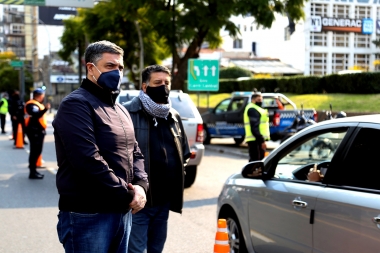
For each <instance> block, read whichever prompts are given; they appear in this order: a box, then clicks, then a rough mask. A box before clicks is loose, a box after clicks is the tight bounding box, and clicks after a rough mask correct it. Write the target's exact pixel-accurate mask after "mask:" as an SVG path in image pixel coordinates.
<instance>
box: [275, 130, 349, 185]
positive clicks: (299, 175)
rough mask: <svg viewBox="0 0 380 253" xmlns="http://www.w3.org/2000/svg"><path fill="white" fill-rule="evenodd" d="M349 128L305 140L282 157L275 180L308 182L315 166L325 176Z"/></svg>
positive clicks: (314, 135)
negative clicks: (308, 177)
mask: <svg viewBox="0 0 380 253" xmlns="http://www.w3.org/2000/svg"><path fill="white" fill-rule="evenodd" d="M346 133H347V128H338V129H334V130H325V131H323V132H318V133H314V134H312V135H310V136H308V137H306V139H305V138H303V140H300V141H299V142H298V143H295V146H292V148H291V149H290V150H287V151H285V153H283V154H282V155H280V159H279V161H278V163H277V166H276V170H275V175H274V177H275V178H280V179H290V180H307V174H308V172H309V171H310V169H311V168H313V167H314V165H315V164H317V165H318V169H319V170H320V172H321V174H323V175H325V173H326V171H327V169H328V167H329V164H330V162H331V160H332V158H333V156H334V153H335V151H336V150H337V149H338V147H339V145H340V143H341V142H342V140H343V138H344V136H345V135H346Z"/></svg>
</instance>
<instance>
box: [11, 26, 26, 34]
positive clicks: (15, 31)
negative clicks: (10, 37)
mask: <svg viewBox="0 0 380 253" xmlns="http://www.w3.org/2000/svg"><path fill="white" fill-rule="evenodd" d="M11 33H12V34H24V33H25V32H24V25H23V24H11Z"/></svg>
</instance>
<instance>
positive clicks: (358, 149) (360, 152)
mask: <svg viewBox="0 0 380 253" xmlns="http://www.w3.org/2000/svg"><path fill="white" fill-rule="evenodd" d="M379 141H380V130H379V129H372V128H362V129H361V130H360V131H359V133H358V135H357V136H356V137H355V140H354V142H353V143H352V146H351V148H350V150H349V151H348V154H347V156H346V158H345V160H344V162H343V165H342V166H343V167H342V168H343V169H344V173H341V174H340V176H341V178H340V179H339V178H338V179H337V180H339V181H340V182H341V184H342V185H347V186H353V187H360V188H369V189H375V190H380V184H379V181H378V179H379V178H380V164H379V161H378V160H379V159H378V156H379V146H378V144H379Z"/></svg>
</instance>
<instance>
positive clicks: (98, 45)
mask: <svg viewBox="0 0 380 253" xmlns="http://www.w3.org/2000/svg"><path fill="white" fill-rule="evenodd" d="M103 53H110V54H118V55H121V56H122V57H123V56H124V50H123V49H122V48H121V47H119V46H118V45H116V44H115V43H112V42H110V41H107V40H101V41H97V42H94V43H91V44H90V45H88V47H87V48H86V51H85V52H84V60H85V62H86V63H88V62H92V63H94V64H95V65H96V63H97V62H98V61H99V60H100V59H101V58H102V56H103ZM86 73H87V68H86Z"/></svg>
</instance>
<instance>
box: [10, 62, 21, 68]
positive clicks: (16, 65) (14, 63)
mask: <svg viewBox="0 0 380 253" xmlns="http://www.w3.org/2000/svg"><path fill="white" fill-rule="evenodd" d="M11 66H12V67H15V68H21V67H23V66H24V62H22V61H11Z"/></svg>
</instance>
